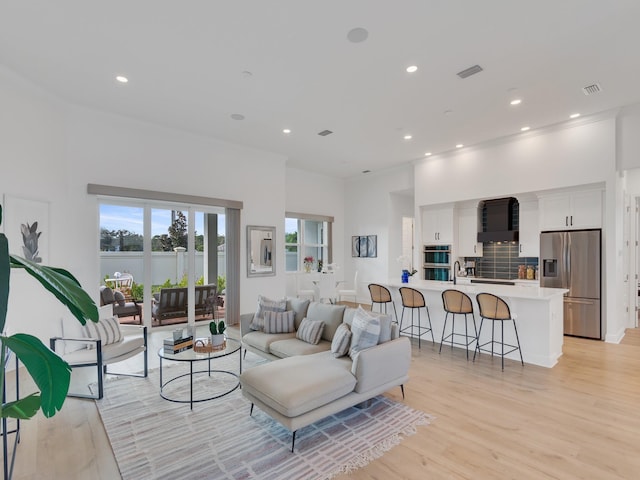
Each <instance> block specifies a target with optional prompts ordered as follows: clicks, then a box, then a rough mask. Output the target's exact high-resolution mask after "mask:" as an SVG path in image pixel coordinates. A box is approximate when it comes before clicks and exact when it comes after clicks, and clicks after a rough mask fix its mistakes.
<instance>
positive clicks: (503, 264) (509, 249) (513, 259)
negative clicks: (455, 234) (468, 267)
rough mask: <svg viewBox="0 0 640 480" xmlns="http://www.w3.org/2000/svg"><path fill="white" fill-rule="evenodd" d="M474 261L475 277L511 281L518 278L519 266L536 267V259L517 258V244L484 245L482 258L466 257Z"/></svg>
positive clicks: (466, 259) (467, 259)
mask: <svg viewBox="0 0 640 480" xmlns="http://www.w3.org/2000/svg"><path fill="white" fill-rule="evenodd" d="M470 260H475V262H476V277H482V278H499V279H505V280H513V279H516V278H518V266H519V265H532V266H533V267H537V266H538V257H518V244H517V243H484V244H483V256H482V257H478V258H474V257H466V258H465V261H470Z"/></svg>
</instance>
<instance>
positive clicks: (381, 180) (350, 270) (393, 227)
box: [344, 165, 413, 303]
mask: <svg viewBox="0 0 640 480" xmlns="http://www.w3.org/2000/svg"><path fill="white" fill-rule="evenodd" d="M412 188H413V167H412V166H410V165H406V166H403V167H398V168H395V169H389V170H384V171H381V172H373V173H368V174H363V175H362V176H358V177H355V178H351V179H348V180H347V181H346V183H345V232H344V235H345V236H344V248H345V278H347V279H351V278H353V275H354V273H355V271H356V270H357V271H358V276H359V278H358V301H359V302H361V303H370V296H369V291H368V290H367V285H368V284H369V283H372V282H375V283H379V282H385V281H387V280H388V279H389V278H391V277H392V278H399V277H400V273H401V266H400V265H398V264H395V259H396V258H398V256H400V254H401V252H402V250H401V247H400V246H401V243H400V238H401V234H402V223H401V217H402V215H406V216H413V211H412V210H411V209H409V208H408V203H407V202H406V201H405V202H402V201H398V195H399V192H401V193H402V194H405V195H406V192H408V191H409V192H410V191H411V190H412ZM354 235H377V236H378V257H377V258H353V257H351V237H352V236H354ZM394 249H395V250H394Z"/></svg>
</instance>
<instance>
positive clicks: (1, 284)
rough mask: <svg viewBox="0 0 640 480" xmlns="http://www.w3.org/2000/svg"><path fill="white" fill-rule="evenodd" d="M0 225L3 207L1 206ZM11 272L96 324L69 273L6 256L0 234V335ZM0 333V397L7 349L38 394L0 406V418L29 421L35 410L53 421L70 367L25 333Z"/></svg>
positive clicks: (94, 312) (88, 300) (83, 294)
mask: <svg viewBox="0 0 640 480" xmlns="http://www.w3.org/2000/svg"><path fill="white" fill-rule="evenodd" d="M0 224H2V206H0ZM12 268H20V269H23V270H24V271H26V272H27V273H28V274H29V275H31V276H32V277H34V278H35V279H36V280H38V282H40V284H42V286H43V287H44V288H45V289H47V290H48V291H49V292H51V293H52V294H53V295H54V296H55V297H56V298H57V299H58V300H60V302H62V303H63V304H64V305H66V306H67V308H68V309H69V310H70V311H71V313H72V314H73V316H74V317H76V318H77V319H78V321H79V322H80V323H81V324H83V325H84V324H85V323H86V320H87V319H89V320H92V321H94V322H97V321H98V308H97V307H96V304H95V303H94V302H93V300H92V299H91V297H90V296H89V294H87V292H85V291H84V290H83V289H82V287H81V286H80V283H79V282H78V280H76V279H75V277H74V276H73V275H71V273H69V272H68V271H66V270H63V269H61V268H55V267H47V266H44V265H41V264H39V263H36V262H34V261H31V260H27V259H25V258H21V257H18V256H16V255H11V254H9V243H8V241H7V237H6V236H5V235H4V234H0V332H2V333H4V331H5V323H6V319H7V306H8V302H9V280H10V276H11V269H12ZM2 333H0V344H1V346H0V395H1V398H4V381H3V380H4V372H5V361H6V356H7V349H11V351H12V352H13V353H14V354H15V355H16V356H17V357H18V359H19V360H20V361H21V362H22V363H23V364H24V366H25V368H26V369H27V371H28V372H29V375H31V377H32V378H33V380H34V382H35V384H36V385H37V387H38V388H39V389H40V392H36V393H32V394H31V395H28V396H26V397H24V398H21V399H18V400H16V401H15V402H8V403H0V417H2V418H6V417H12V418H20V419H28V418H31V417H33V416H34V415H35V414H36V412H37V411H38V409H41V410H42V413H43V414H44V415H45V417H52V416H53V415H55V413H56V412H57V411H58V410H60V409H61V408H62V404H63V403H64V401H65V399H66V396H67V392H68V391H69V382H70V380H71V367H70V366H69V364H68V363H67V362H65V361H64V360H62V359H61V358H60V357H58V356H57V355H56V354H55V353H54V352H52V351H51V350H50V349H49V348H48V347H46V346H45V345H44V344H43V343H42V342H41V341H40V339H39V338H37V337H34V336H33V335H28V334H26V333H16V334H13V335H11V336H5V335H4V334H2Z"/></svg>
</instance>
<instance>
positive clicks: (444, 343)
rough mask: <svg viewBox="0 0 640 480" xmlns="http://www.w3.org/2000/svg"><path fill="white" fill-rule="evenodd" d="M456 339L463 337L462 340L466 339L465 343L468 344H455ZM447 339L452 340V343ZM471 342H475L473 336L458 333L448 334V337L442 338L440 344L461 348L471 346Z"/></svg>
mask: <svg viewBox="0 0 640 480" xmlns="http://www.w3.org/2000/svg"><path fill="white" fill-rule="evenodd" d="M456 337H463V338H467V342H468V343H464V342H456V340H455V339H456ZM449 338H452V339H453V340H452V341H447V340H448V339H449ZM473 342H477V339H476V337H475V336H474V335H465V334H464V333H458V332H453V333H450V334H449V335H447V336H446V337H444V338H443V339H442V341H441V342H440V343H441V344H443V345H451V344H453V345H460V346H462V347H468V346H469V345H471V344H472V343H473Z"/></svg>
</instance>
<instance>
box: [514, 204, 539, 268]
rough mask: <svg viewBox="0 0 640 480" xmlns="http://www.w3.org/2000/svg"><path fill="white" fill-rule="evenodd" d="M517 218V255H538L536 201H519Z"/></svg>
mask: <svg viewBox="0 0 640 480" xmlns="http://www.w3.org/2000/svg"><path fill="white" fill-rule="evenodd" d="M519 211H520V216H519V220H518V224H519V226H518V230H519V232H518V238H519V239H520V242H519V243H520V245H519V246H518V256H519V257H539V256H540V227H539V221H538V202H537V201H536V200H532V201H524V202H520V207H519Z"/></svg>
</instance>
